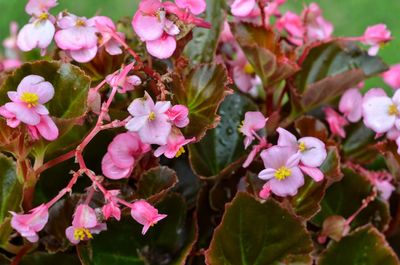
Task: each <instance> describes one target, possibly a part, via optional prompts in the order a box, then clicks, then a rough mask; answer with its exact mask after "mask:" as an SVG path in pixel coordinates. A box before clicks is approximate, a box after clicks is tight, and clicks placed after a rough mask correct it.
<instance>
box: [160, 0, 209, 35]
mask: <svg viewBox="0 0 400 265" xmlns="http://www.w3.org/2000/svg"><path fill="white" fill-rule="evenodd" d="M192 1H193V0H192ZM202 1H203V0H202ZM163 8H164V9H165V10H166V11H167V13H169V14H173V15H175V16H177V17H178V18H179V20H180V21H182V22H184V23H185V24H193V25H195V26H197V27H202V28H208V29H209V28H211V24H210V23H208V22H206V21H204V19H202V18H199V17H196V16H195V15H194V14H192V13H190V12H187V9H182V8H180V7H179V6H177V5H176V4H175V3H173V2H170V1H167V2H163Z"/></svg>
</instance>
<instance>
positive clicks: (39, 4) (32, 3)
mask: <svg viewBox="0 0 400 265" xmlns="http://www.w3.org/2000/svg"><path fill="white" fill-rule="evenodd" d="M57 4H58V3H57V0H29V1H28V3H27V4H26V6H25V11H26V13H28V14H29V15H31V16H32V15H36V16H40V15H41V14H42V13H47V12H49V10H50V9H51V8H53V7H55V6H56V5H57Z"/></svg>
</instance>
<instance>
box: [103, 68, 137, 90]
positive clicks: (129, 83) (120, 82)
mask: <svg viewBox="0 0 400 265" xmlns="http://www.w3.org/2000/svg"><path fill="white" fill-rule="evenodd" d="M134 65H135V63H134V62H133V63H130V64H128V65H127V66H125V67H124V68H123V69H122V70H121V71H120V72H118V73H114V74H111V75H108V76H107V77H106V81H107V83H108V84H109V85H110V86H111V87H118V92H119V93H126V92H128V91H132V90H134V89H135V87H136V86H139V85H140V84H142V80H141V79H140V77H138V76H137V75H129V72H130V71H131V70H132V69H133V66H134Z"/></svg>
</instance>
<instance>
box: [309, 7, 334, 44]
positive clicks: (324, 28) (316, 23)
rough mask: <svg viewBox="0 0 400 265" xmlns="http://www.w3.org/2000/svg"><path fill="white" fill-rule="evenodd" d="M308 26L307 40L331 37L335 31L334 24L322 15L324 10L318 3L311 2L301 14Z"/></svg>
mask: <svg viewBox="0 0 400 265" xmlns="http://www.w3.org/2000/svg"><path fill="white" fill-rule="evenodd" d="M301 17H302V19H303V21H304V24H305V27H306V35H307V41H308V42H312V41H321V40H326V39H329V38H330V37H331V35H332V33H333V25H332V23H330V22H329V21H327V20H326V19H325V18H324V17H323V16H322V11H321V9H320V7H319V6H318V5H317V4H316V3H311V4H310V5H309V6H308V7H307V8H305V9H304V10H303V12H302V14H301Z"/></svg>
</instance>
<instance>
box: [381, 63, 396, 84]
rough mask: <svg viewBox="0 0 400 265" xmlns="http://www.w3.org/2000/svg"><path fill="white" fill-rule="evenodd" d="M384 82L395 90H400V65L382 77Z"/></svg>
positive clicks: (391, 68)
mask: <svg viewBox="0 0 400 265" xmlns="http://www.w3.org/2000/svg"><path fill="white" fill-rule="evenodd" d="M382 77H383V81H385V83H386V84H388V85H389V86H390V87H392V88H393V89H398V88H400V64H396V65H392V66H391V67H390V69H389V70H388V71H386V72H385V73H383V75H382Z"/></svg>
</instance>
